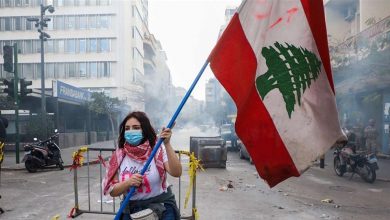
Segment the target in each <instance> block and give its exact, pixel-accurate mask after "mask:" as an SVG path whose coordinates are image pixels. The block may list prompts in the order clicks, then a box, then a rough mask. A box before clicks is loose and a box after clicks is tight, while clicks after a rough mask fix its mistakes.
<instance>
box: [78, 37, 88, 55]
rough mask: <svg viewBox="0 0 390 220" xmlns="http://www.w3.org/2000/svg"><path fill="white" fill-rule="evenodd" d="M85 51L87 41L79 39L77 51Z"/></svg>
mask: <svg viewBox="0 0 390 220" xmlns="http://www.w3.org/2000/svg"><path fill="white" fill-rule="evenodd" d="M85 52H87V41H86V40H85V39H81V40H79V53H85Z"/></svg>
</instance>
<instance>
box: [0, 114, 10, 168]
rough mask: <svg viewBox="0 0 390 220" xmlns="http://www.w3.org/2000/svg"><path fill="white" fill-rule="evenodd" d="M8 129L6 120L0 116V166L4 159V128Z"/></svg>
mask: <svg viewBox="0 0 390 220" xmlns="http://www.w3.org/2000/svg"><path fill="white" fill-rule="evenodd" d="M7 127H8V120H7V119H6V118H4V117H2V116H1V115H0V166H1V163H2V162H3V159H4V151H3V149H4V145H5V139H6V137H7V131H6V128H7Z"/></svg>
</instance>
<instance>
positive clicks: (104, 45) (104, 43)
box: [99, 39, 110, 52]
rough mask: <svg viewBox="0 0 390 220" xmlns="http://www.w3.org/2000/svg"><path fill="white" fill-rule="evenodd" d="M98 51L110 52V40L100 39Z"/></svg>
mask: <svg viewBox="0 0 390 220" xmlns="http://www.w3.org/2000/svg"><path fill="white" fill-rule="evenodd" d="M99 41H100V52H110V42H109V40H108V39H100V40H99Z"/></svg>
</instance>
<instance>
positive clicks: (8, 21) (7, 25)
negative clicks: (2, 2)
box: [4, 17, 11, 31]
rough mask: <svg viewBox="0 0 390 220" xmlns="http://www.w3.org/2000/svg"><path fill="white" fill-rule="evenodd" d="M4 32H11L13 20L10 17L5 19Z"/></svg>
mask: <svg viewBox="0 0 390 220" xmlns="http://www.w3.org/2000/svg"><path fill="white" fill-rule="evenodd" d="M4 30H5V31H10V30H11V18H10V17H5V18H4Z"/></svg>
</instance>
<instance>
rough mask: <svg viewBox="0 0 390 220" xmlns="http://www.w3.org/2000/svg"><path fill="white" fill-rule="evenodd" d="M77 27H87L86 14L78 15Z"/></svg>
mask: <svg viewBox="0 0 390 220" xmlns="http://www.w3.org/2000/svg"><path fill="white" fill-rule="evenodd" d="M79 28H80V29H86V28H87V17H86V16H80V17H79Z"/></svg>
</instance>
